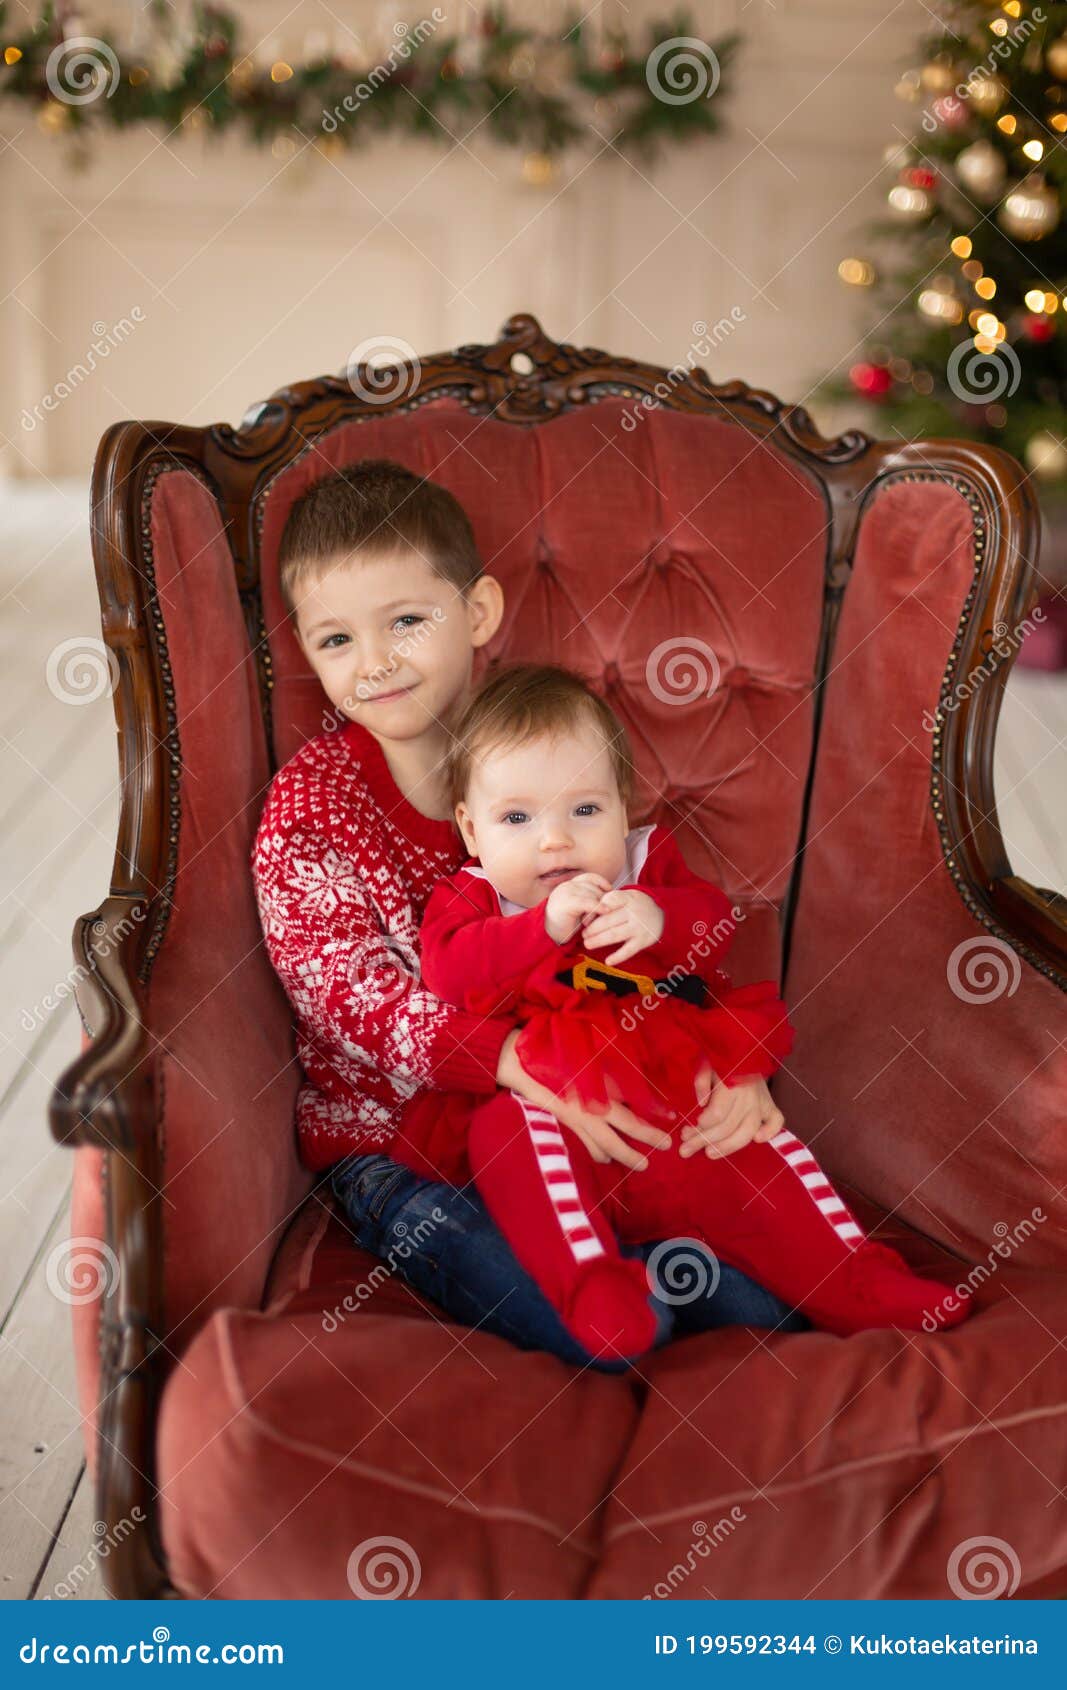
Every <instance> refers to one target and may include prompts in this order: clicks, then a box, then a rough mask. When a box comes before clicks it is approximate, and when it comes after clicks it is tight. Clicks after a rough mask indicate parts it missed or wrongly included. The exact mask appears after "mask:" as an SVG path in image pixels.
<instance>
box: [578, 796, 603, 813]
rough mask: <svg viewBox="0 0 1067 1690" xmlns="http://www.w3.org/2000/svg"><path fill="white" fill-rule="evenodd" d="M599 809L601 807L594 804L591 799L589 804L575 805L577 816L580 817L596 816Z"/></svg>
mask: <svg viewBox="0 0 1067 1690" xmlns="http://www.w3.org/2000/svg"><path fill="white" fill-rule="evenodd" d="M599 808H600V805H599V804H594V803H593V802H592V800H591V799H590V801H589V803H588V804H576V805H575V810H576V812H577V814H578V815H580V816H595V815H596V813H597V811H598V810H599Z"/></svg>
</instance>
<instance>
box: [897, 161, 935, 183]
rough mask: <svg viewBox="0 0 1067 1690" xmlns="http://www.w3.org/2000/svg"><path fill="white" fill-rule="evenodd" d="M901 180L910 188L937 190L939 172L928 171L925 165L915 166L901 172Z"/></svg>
mask: <svg viewBox="0 0 1067 1690" xmlns="http://www.w3.org/2000/svg"><path fill="white" fill-rule="evenodd" d="M900 180H901V181H902V182H905V183H906V184H907V186H908V187H909V188H936V187H937V171H936V170H928V169H927V167H926V165H924V164H913V165H911V166H910V167H909V168H908V169H907V170H902V171H901V173H900Z"/></svg>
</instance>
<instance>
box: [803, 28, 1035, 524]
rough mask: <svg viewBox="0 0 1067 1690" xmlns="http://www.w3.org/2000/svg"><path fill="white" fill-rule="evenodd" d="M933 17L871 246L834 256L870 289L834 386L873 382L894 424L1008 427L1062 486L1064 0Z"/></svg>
mask: <svg viewBox="0 0 1067 1690" xmlns="http://www.w3.org/2000/svg"><path fill="white" fill-rule="evenodd" d="M931 15H932V14H931ZM937 21H938V24H939V26H940V27H939V29H938V32H937V33H936V34H933V35H930V36H928V37H927V38H926V39H925V40H923V41H922V42H921V43H920V44H919V47H918V54H917V59H918V62H917V64H916V66H915V67H914V68H912V69H909V70H907V71H906V72H905V73H904V75H903V76H902V77H901V79H900V80H899V82H898V83H897V87H896V92H897V94H898V96H899V97H900V98H901V100H903V101H904V102H905V103H906V104H907V105H908V107H909V108H910V111H909V119H910V121H909V122H908V123H907V124H906V125H903V126H902V128H901V135H900V138H899V139H898V140H896V141H894V142H892V144H891V145H890V146H889V147H887V149H886V152H885V165H886V170H887V173H888V174H889V176H890V180H889V182H888V185H887V190H886V191H887V199H888V212H887V215H886V217H884V218H881V219H879V220H878V221H877V222H875V223H874V224H872V226H871V228H870V230H869V231H868V233H869V238H870V240H871V242H872V255H871V256H867V257H850V258H846V259H843V260H842V262H841V264H840V265H839V266H838V274H839V275H840V277H841V279H842V281H843V282H845V283H846V284H848V285H850V286H853V287H869V288H870V289H871V292H872V300H871V304H872V307H873V310H872V322H873V324H874V326H873V328H872V330H871V331H870V338H869V340H868V342H867V344H866V345H865V347H864V351H863V355H862V357H861V358H860V359H859V360H858V361H857V362H855V363H853V364H852V366H851V368H850V369H849V371H848V374H847V379H845V378H844V377H840V376H839V377H835V378H834V379H833V380H831V381H829V382H827V383H825V384H824V385H823V387H822V389H821V391H822V393H823V394H824V395H825V396H826V397H827V398H833V399H835V400H841V399H844V398H846V397H847V398H849V399H851V400H853V401H855V398H856V396H857V395H859V396H860V397H861V398H862V399H863V400H864V401H865V402H867V403H868V404H869V405H870V407H871V410H870V412H869V413H868V415H869V418H870V424H869V426H870V428H871V431H872V432H874V433H876V434H879V435H881V436H883V437H884V436H890V435H892V433H893V432H899V433H900V434H901V435H902V436H904V437H905V438H906V439H916V438H919V437H921V436H923V435H952V436H956V437H959V436H962V437H964V438H971V439H979V440H985V441H991V442H995V443H996V444H999V445H1001V446H1004V447H1006V448H1007V450H1008V451H1010V452H1012V453H1014V454H1015V456H1016V457H1018V458H1020V459H1021V460H1022V462H1023V463H1024V464H1026V466H1027V467H1028V468H1029V470H1030V471H1031V472H1032V474H1033V476H1034V478H1035V482H1036V483H1037V485H1038V488H1039V490H1041V489H1044V490H1045V492H1046V493H1049V494H1052V493H1054V494H1062V493H1064V492H1067V439H1065V435H1067V411H1065V399H1067V297H1065V296H1067V222H1065V220H1064V215H1063V214H1064V208H1065V202H1067V149H1065V140H1064V138H1065V135H1067V5H1048V4H1041V5H1032V6H1031V5H1028V4H1025V3H1023V0H1005V3H1004V4H1002V5H991V4H990V3H989V0H950V3H949V4H948V6H947V7H945V8H943V10H942V14H941V17H940V18H939V19H938V20H937ZM905 132H906V133H905ZM883 255H884V256H883Z"/></svg>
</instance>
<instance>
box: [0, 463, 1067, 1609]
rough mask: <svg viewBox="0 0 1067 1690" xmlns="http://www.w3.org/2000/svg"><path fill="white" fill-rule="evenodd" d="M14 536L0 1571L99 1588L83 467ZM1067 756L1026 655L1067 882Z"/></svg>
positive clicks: (13, 504)
mask: <svg viewBox="0 0 1067 1690" xmlns="http://www.w3.org/2000/svg"><path fill="white" fill-rule="evenodd" d="M0 545H2V551H0V598H2V603H3V611H2V615H0V674H2V675H3V688H2V693H0V836H2V839H3V855H2V859H0V860H2V869H0V875H2V880H0V935H2V938H0V944H2V954H3V958H4V966H3V977H2V985H0V992H2V999H0V1009H2V1018H0V1032H2V1038H0V1064H2V1073H0V1225H2V1241H3V1242H2V1249H0V1426H2V1432H0V1591H2V1592H3V1594H4V1595H5V1596H7V1597H11V1598H15V1597H36V1598H43V1597H48V1596H51V1597H55V1596H57V1595H60V1596H62V1595H64V1594H65V1593H66V1588H67V1586H68V1585H69V1584H73V1586H74V1588H75V1589H76V1592H77V1594H78V1595H79V1596H81V1597H83V1598H84V1597H88V1596H100V1595H103V1594H104V1591H103V1584H102V1580H101V1578H100V1576H99V1572H97V1573H95V1574H92V1575H91V1576H88V1577H87V1576H86V1568H87V1566H90V1565H91V1564H92V1561H91V1558H90V1561H89V1562H87V1561H86V1554H87V1551H88V1549H89V1546H90V1545H91V1544H92V1543H93V1541H94V1533H93V1522H94V1519H95V1511H94V1506H93V1498H92V1495H91V1494H90V1488H91V1487H90V1486H89V1485H88V1483H87V1482H86V1479H85V1472H84V1461H83V1456H82V1442H81V1434H80V1429H79V1417H78V1410H77V1407H76V1391H75V1383H74V1372H73V1367H72V1358H71V1353H70V1342H69V1328H70V1310H69V1307H68V1306H67V1305H66V1304H65V1303H64V1302H62V1301H61V1300H59V1298H58V1297H57V1296H56V1295H55V1294H54V1293H53V1292H52V1291H51V1290H50V1289H49V1284H48V1273H47V1268H48V1262H49V1257H50V1253H51V1252H52V1251H53V1250H54V1249H56V1248H57V1247H58V1248H59V1249H60V1250H62V1248H63V1244H64V1240H65V1239H66V1231H67V1220H66V1211H67V1205H68V1201H69V1192H70V1173H71V1159H70V1155H69V1153H67V1152H65V1151H63V1150H61V1149H59V1148H58V1147H56V1146H53V1145H52V1142H51V1140H50V1138H49V1135H48V1129H47V1124H46V1119H45V1110H46V1102H47V1098H48V1094H49V1091H50V1089H51V1086H52V1083H53V1081H54V1079H55V1076H56V1074H57V1073H58V1071H59V1070H60V1068H61V1067H62V1066H63V1065H64V1064H65V1063H66V1062H67V1061H69V1060H70V1058H71V1057H72V1056H73V1055H74V1054H75V1053H76V1051H77V1048H78V1038H79V1034H78V1020H77V1012H76V1010H75V1008H74V1005H73V1002H72V1000H71V999H70V998H69V997H66V998H63V999H61V1000H60V1001H59V1003H58V1007H50V1006H49V1004H48V1003H47V1002H46V1001H45V1000H46V999H47V998H48V997H49V995H52V997H53V999H54V996H55V993H56V988H57V987H58V986H59V984H60V982H62V981H65V980H67V979H68V977H69V974H70V970H71V966H72V964H71V953H70V933H71V927H72V925H73V922H74V919H75V917H76V916H77V915H78V914H80V913H81V912H82V911H83V910H88V909H91V908H93V907H94V906H95V904H97V903H98V902H99V900H100V898H101V897H102V896H103V895H104V893H105V892H106V890H107V885H108V880H109V876H110V871H111V861H112V855H113V850H114V841H115V832H116V825H117V818H118V807H119V794H118V787H117V783H116V751H115V731H114V726H113V716H112V706H111V701H110V698H109V697H108V696H107V694H106V691H104V692H103V693H102V695H101V696H99V697H97V698H96V700H95V702H88V701H86V702H83V703H73V702H71V694H72V693H74V694H75V695H76V694H77V689H78V685H79V669H78V657H77V652H78V648H80V647H82V646H84V643H85V642H86V641H88V642H89V645H88V648H87V667H86V668H85V669H84V671H83V672H82V674H81V684H82V686H83V687H84V696H85V698H86V700H88V699H89V698H90V697H91V695H92V694H93V693H94V692H99V691H100V688H99V682H98V679H97V673H96V667H98V658H94V656H93V642H96V641H99V635H100V621H99V614H98V610H97V600H96V588H95V584H94V579H93V570H92V562H91V558H90V552H89V534H88V490H87V488H86V486H85V485H84V484H83V483H80V482H79V483H76V484H75V483H69V484H66V485H61V486H58V487H54V486H51V485H49V484H47V483H44V482H42V483H41V484H40V485H33V486H29V487H25V488H18V489H15V490H8V491H4V490H3V489H0ZM66 642H76V644H75V645H72V646H71V647H70V648H69V656H67V657H66V658H65V657H64V652H63V650H62V648H63V647H64V645H65V643H66ZM50 665H51V667H50ZM94 665H96V667H94ZM50 682H51V684H50ZM64 695H66V696H64ZM1065 772H1067V676H1063V675H1060V676H1044V675H1034V674H1029V673H1020V672H1017V673H1016V675H1015V676H1014V677H1013V679H1012V681H1011V683H1010V691H1009V696H1008V699H1007V702H1006V705H1005V710H1004V714H1003V717H1002V727H1001V732H1000V736H999V741H998V759H997V792H998V801H999V808H1000V816H1001V822H1002V825H1003V828H1004V831H1005V833H1006V836H1007V839H1008V842H1009V848H1010V851H1011V855H1012V861H1013V864H1014V866H1015V867H1016V869H1017V870H1018V871H1019V872H1020V873H1022V874H1024V875H1026V876H1027V877H1028V878H1029V879H1031V880H1034V881H1035V882H1036V883H1037V884H1038V885H1040V886H1050V887H1055V888H1057V889H1060V890H1063V889H1065V888H1067V779H1065Z"/></svg>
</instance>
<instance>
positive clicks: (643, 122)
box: [0, 0, 738, 162]
mask: <svg viewBox="0 0 1067 1690" xmlns="http://www.w3.org/2000/svg"><path fill="white" fill-rule="evenodd" d="M434 9H435V8H434V7H432V6H427V7H426V8H425V14H424V16H423V19H422V21H421V22H419V23H416V24H412V25H407V26H404V25H397V26H396V28H395V33H396V34H397V42H396V44H395V45H394V46H393V47H392V48H391V49H390V51H389V52H388V53H386V54H383V55H382V58H381V61H380V63H379V64H378V65H377V66H374V65H370V64H363V65H361V64H357V63H356V62H355V61H354V60H353V59H350V58H348V57H347V56H346V57H338V56H333V55H329V54H327V53H325V52H324V53H322V54H320V56H318V57H317V58H312V59H310V60H309V61H308V62H307V63H306V64H297V65H289V64H286V63H281V62H276V63H275V64H274V65H273V66H271V65H266V64H262V63H260V62H258V61H256V60H254V59H253V58H252V57H251V56H250V55H249V54H248V52H247V50H246V48H245V47H244V45H243V43H242V40H241V34H240V31H241V22H240V20H239V19H238V18H237V17H235V15H234V14H233V13H232V12H229V11H227V10H226V9H225V8H224V7H222V6H216V5H195V6H194V7H193V8H192V15H193V26H192V28H191V29H190V30H189V31H188V32H187V33H186V35H184V36H183V37H181V38H180V40H179V45H178V48H177V50H174V49H173V48H172V49H171V56H170V61H169V62H166V60H165V59H161V58H160V56H159V54H158V53H157V51H156V46H153V48H151V49H149V50H148V51H145V52H142V53H141V55H140V56H137V55H136V54H131V52H130V51H129V49H124V48H122V47H120V46H119V45H118V44H117V43H116V42H109V41H107V40H105V39H104V38H103V37H101V36H99V35H94V36H92V37H90V38H88V41H87V43H86V42H83V47H82V51H81V53H80V54H79V53H78V51H76V50H74V49H73V48H72V49H71V50H70V51H67V52H64V51H63V49H62V47H61V43H62V42H63V39H64V31H63V25H62V20H61V19H57V15H56V6H55V4H54V3H49V4H47V5H45V6H43V7H42V10H41V15H40V17H39V19H38V21H37V22H36V23H31V24H30V25H29V26H28V27H26V28H25V29H24V30H23V31H22V33H21V34H20V33H9V32H8V30H7V28H6V13H7V10H8V7H7V4H6V0H0V100H2V99H4V98H6V99H8V100H11V101H15V100H18V101H21V102H23V103H24V104H29V105H31V106H34V107H36V108H37V111H38V120H39V122H40V123H41V126H42V127H43V128H45V129H47V130H49V131H50V132H52V133H56V134H66V135H70V136H77V135H79V134H81V135H85V134H86V133H87V132H91V131H94V130H99V129H102V128H108V129H112V130H115V129H130V128H132V127H134V126H136V125H138V124H158V125H160V126H161V127H162V129H163V130H164V131H166V132H168V133H173V132H175V131H179V130H181V129H190V128H191V129H199V130H201V131H203V132H207V133H211V134H220V135H221V134H223V133H225V132H226V131H227V130H239V131H241V132H242V133H243V134H244V136H245V138H246V139H248V140H250V141H253V142H255V143H256V144H258V145H264V144H270V143H271V142H273V141H274V140H275V139H276V138H278V137H282V136H290V137H293V138H296V137H300V138H303V139H304V140H315V141H317V143H318V144H319V145H320V146H321V147H323V149H324V150H325V151H326V152H328V153H329V152H335V151H340V150H343V149H349V148H351V149H355V148H358V147H361V146H364V145H365V144H366V143H367V142H369V141H371V140H373V139H375V138H377V137H379V136H381V135H385V134H392V135H405V134H406V135H409V136H412V137H419V138H423V139H428V140H433V141H436V142H439V143H443V144H444V145H446V146H451V145H453V144H454V143H453V137H454V136H456V137H459V138H460V139H462V138H463V137H464V135H465V134H466V133H467V132H468V131H469V130H470V129H473V128H474V127H475V126H478V130H479V134H483V133H485V134H488V135H489V136H491V137H492V138H493V139H494V140H495V141H496V142H497V143H499V144H500V145H502V146H506V147H519V148H523V149H534V150H535V151H536V152H537V153H539V154H541V155H545V157H546V159H547V160H551V159H552V158H553V157H554V155H556V154H558V153H560V152H561V151H562V150H563V149H564V148H566V147H571V146H576V145H580V144H584V145H585V146H586V147H594V148H597V147H600V146H602V145H603V144H604V140H610V141H611V143H612V145H613V146H615V147H616V148H618V149H620V150H623V151H627V152H631V153H633V154H635V155H637V156H639V157H641V158H642V159H643V160H645V161H646V162H652V160H653V159H654V158H655V157H656V156H657V155H658V153H659V150H660V148H661V146H663V145H664V144H668V143H678V142H683V141H689V140H696V139H699V138H704V137H707V136H709V135H713V134H714V133H715V132H716V131H717V130H718V129H719V128H720V126H721V117H720V108H721V102H722V99H723V85H722V81H721V80H720V74H719V73H720V71H721V70H724V69H725V67H726V65H727V63H728V61H729V60H730V59H731V57H732V55H733V53H734V51H735V48H736V46H737V41H738V37H737V36H736V35H729V36H725V37H723V38H722V39H721V40H719V41H718V42H716V43H714V44H710V43H709V44H705V43H704V42H702V41H696V42H694V39H693V37H694V30H693V26H692V24H691V23H690V22H689V20H688V18H687V17H686V15H685V14H684V13H681V14H679V15H678V16H676V17H675V18H674V19H673V20H671V21H669V22H667V23H666V24H651V25H649V26H648V33H647V43H646V46H645V48H644V49H643V50H638V51H634V50H633V49H631V48H630V47H629V46H628V45H627V43H626V41H625V40H624V39H623V38H622V37H621V36H613V37H611V38H609V39H608V41H607V42H606V43H605V45H604V46H603V47H602V48H601V50H600V51H599V52H597V53H593V51H592V50H591V48H590V46H589V43H588V41H587V38H586V36H585V34H584V33H583V26H582V23H581V19H580V16H579V14H578V13H577V12H575V13H574V14H573V21H572V22H571V23H570V25H569V27H567V28H565V29H563V30H562V31H561V33H560V34H559V35H552V36H547V35H542V34H538V33H537V32H535V31H532V30H529V29H526V28H522V27H519V26H518V25H516V24H512V23H510V22H509V21H508V19H507V17H506V14H505V11H504V9H503V7H500V6H493V7H490V8H487V10H486V12H485V13H484V15H483V18H482V24H481V30H480V33H479V34H478V35H475V36H462V37H460V36H457V35H456V34H455V33H452V34H450V35H449V36H448V37H447V38H443V37H442V32H441V30H440V29H437V28H436V27H435V20H433V19H432V17H431V16H430V14H431V13H432V11H433V10H434ZM155 16H156V19H157V27H158V32H159V42H158V44H157V45H158V47H159V48H160V49H161V50H162V49H165V48H166V44H167V34H166V31H167V28H168V24H167V19H166V15H165V10H164V9H163V8H156V9H155ZM79 27H88V26H87V25H85V26H82V25H79ZM665 43H672V44H673V45H672V46H671V47H670V48H666V49H665V50H664V52H663V53H662V54H661V55H659V56H658V57H657V56H656V49H657V48H660V47H661V45H663V44H665ZM153 58H155V59H156V68H153ZM701 79H703V80H701ZM652 83H654V84H655V86H653V85H651V84H652Z"/></svg>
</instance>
